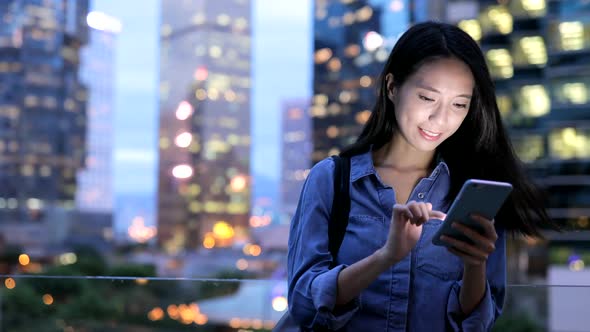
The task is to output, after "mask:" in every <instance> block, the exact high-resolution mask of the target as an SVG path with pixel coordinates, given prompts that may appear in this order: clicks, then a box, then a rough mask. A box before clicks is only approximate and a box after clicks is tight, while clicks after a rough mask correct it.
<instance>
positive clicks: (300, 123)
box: [280, 99, 313, 216]
mask: <svg viewBox="0 0 590 332" xmlns="http://www.w3.org/2000/svg"><path fill="white" fill-rule="evenodd" d="M308 109H309V101H308V100H306V99H300V100H288V101H285V103H284V105H283V117H282V122H283V126H282V130H281V134H282V140H283V148H282V158H281V162H282V167H281V185H280V186H281V212H283V213H286V214H287V215H289V216H292V215H293V213H294V212H295V209H296V208H297V202H298V201H299V194H300V193H301V188H302V187H303V182H304V181H305V178H306V177H307V174H308V173H309V169H310V167H311V153H312V152H313V146H312V142H311V117H310V116H309V113H308Z"/></svg>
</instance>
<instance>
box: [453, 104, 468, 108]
mask: <svg viewBox="0 0 590 332" xmlns="http://www.w3.org/2000/svg"><path fill="white" fill-rule="evenodd" d="M455 106H456V107H457V108H467V104H455Z"/></svg>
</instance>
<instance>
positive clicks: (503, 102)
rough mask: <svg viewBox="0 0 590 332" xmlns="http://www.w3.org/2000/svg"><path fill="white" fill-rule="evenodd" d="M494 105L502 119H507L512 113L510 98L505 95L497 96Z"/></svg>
mask: <svg viewBox="0 0 590 332" xmlns="http://www.w3.org/2000/svg"><path fill="white" fill-rule="evenodd" d="M496 103H497V104H498V109H499V110H500V114H501V115H502V117H507V116H508V115H510V113H511V111H512V98H510V96H506V95H497V96H496Z"/></svg>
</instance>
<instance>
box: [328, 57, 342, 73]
mask: <svg viewBox="0 0 590 332" xmlns="http://www.w3.org/2000/svg"><path fill="white" fill-rule="evenodd" d="M341 68H342V63H341V62H340V59H338V58H333V59H331V60H330V61H329V62H328V69H329V70H330V71H332V72H338V71H340V69H341Z"/></svg>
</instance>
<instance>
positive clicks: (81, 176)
mask: <svg viewBox="0 0 590 332" xmlns="http://www.w3.org/2000/svg"><path fill="white" fill-rule="evenodd" d="M88 24H89V26H90V28H91V29H90V36H89V44H88V46H86V47H85V48H84V50H83V51H82V67H81V71H80V76H81V80H82V81H83V82H84V83H85V84H86V85H87V86H88V89H89V96H88V125H87V129H86V145H87V154H86V168H85V169H84V170H82V171H80V172H79V173H78V191H77V193H76V205H77V207H78V209H79V210H81V211H85V212H103V213H112V212H113V190H112V182H113V172H112V155H113V135H114V133H113V116H114V114H113V111H114V107H115V98H114V94H115V77H114V76H115V70H114V69H115V68H114V66H115V42H116V38H117V33H119V32H120V30H121V23H120V22H119V21H118V20H117V19H115V18H114V17H110V16H108V15H106V14H104V13H101V12H91V13H90V14H89V15H88Z"/></svg>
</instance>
